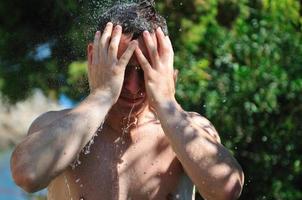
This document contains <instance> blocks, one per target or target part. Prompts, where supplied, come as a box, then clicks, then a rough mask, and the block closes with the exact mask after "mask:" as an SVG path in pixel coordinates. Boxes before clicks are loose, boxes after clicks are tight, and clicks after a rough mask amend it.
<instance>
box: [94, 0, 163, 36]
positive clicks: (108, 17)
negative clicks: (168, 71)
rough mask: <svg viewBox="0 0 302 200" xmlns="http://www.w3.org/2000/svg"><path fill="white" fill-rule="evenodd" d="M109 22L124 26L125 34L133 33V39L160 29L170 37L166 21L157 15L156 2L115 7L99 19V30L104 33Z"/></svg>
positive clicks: (144, 0) (145, 0)
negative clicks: (144, 32)
mask: <svg viewBox="0 0 302 200" xmlns="http://www.w3.org/2000/svg"><path fill="white" fill-rule="evenodd" d="M108 22H112V23H113V25H114V26H115V25H120V26H122V28H123V33H125V34H131V33H132V34H133V39H136V38H138V37H139V36H140V35H141V34H142V33H143V31H145V30H147V31H149V32H153V31H154V30H155V29H157V28H158V27H161V28H162V30H163V32H164V33H165V35H168V28H167V23H166V20H165V18H164V17H162V16H161V15H159V14H158V13H157V11H156V9H155V3H154V0H149V1H148V0H140V1H139V2H137V3H124V4H117V5H114V6H113V7H111V8H110V9H109V10H108V11H106V12H105V13H103V14H102V15H101V16H100V17H99V22H98V30H100V31H101V32H102V31H103V30H104V29H105V27H106V24H107V23H108Z"/></svg>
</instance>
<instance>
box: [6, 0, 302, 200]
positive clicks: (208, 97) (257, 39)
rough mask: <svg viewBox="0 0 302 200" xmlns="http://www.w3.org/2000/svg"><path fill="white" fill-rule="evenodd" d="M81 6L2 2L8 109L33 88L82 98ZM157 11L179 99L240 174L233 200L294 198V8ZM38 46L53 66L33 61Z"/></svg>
mask: <svg viewBox="0 0 302 200" xmlns="http://www.w3.org/2000/svg"><path fill="white" fill-rule="evenodd" d="M106 3H108V2H107V1H106ZM87 6H91V4H84V3H81V4H80V3H78V2H77V1H72V0H65V1H54V2H53V3H49V1H46V0H45V1H44V0H43V1H34V0H31V1H26V2H25V3H21V2H20V1H15V0H11V1H1V3H0V16H1V19H2V20H1V22H2V23H3V24H1V26H0V91H2V92H3V93H4V94H5V95H7V96H8V97H9V98H10V99H11V100H12V101H17V100H20V99H22V98H24V97H26V95H27V93H28V92H29V91H31V89H32V88H35V87H40V88H42V89H43V90H44V91H45V93H47V94H49V93H52V94H53V93H54V92H55V93H56V94H59V93H60V92H64V93H67V94H68V95H69V96H70V97H72V98H73V99H75V100H79V99H81V98H83V97H84V96H85V95H87V93H88V83H87V78H86V76H85V73H86V63H85V62H84V60H86V58H85V51H86V45H87V42H88V40H87V38H88V37H89V36H90V35H89V34H91V31H92V30H91V29H89V28H88V27H89V26H90V25H91V24H89V23H91V22H89V23H88V21H86V20H88V19H87V18H86V17H87V16H86V15H85V12H87V10H93V9H92V8H91V7H89V9H87ZM157 6H158V9H159V10H160V12H161V13H162V14H163V15H164V16H165V17H167V21H168V25H169V31H170V36H171V38H172V41H173V44H174V48H175V67H176V68H177V69H178V70H179V71H180V73H179V77H178V86H177V99H178V101H179V102H180V103H181V104H182V105H183V107H184V108H185V109H187V110H195V111H198V112H200V113H202V114H204V115H205V116H207V117H208V118H209V119H210V120H211V121H212V122H213V124H214V125H215V127H216V128H217V129H218V130H219V132H220V135H221V137H222V141H223V144H224V145H226V146H227V147H228V148H229V149H230V150H231V151H232V152H233V153H234V155H235V157H236V158H237V159H238V161H239V163H240V164H241V165H242V167H243V170H244V172H245V187H244V191H243V194H242V198H241V199H247V200H248V199H251V200H255V199H276V200H283V199H284V200H285V199H286V200H298V199H301V198H302V191H301V189H300V187H299V186H301V185H302V178H301V174H302V164H301V146H302V144H301V141H302V140H301V136H302V125H301V123H300V120H299V119H300V118H301V113H302V95H301V94H302V45H301V44H302V34H301V30H302V26H301V23H302V17H301V13H302V6H301V1H300V2H299V1H296V0H263V1H260V0H208V1H204V0H190V1H181V0H175V1H159V2H157ZM11 10H14V13H16V14H14V15H12V14H11V13H10V12H11ZM90 12H91V11H90ZM79 16H84V17H79ZM90 20H91V19H90ZM92 21H93V20H92ZM92 29H93V28H92ZM45 43H47V44H49V45H50V47H51V52H52V54H51V57H49V58H45V59H42V60H36V59H34V56H32V55H34V53H35V52H36V47H37V46H39V45H40V44H45Z"/></svg>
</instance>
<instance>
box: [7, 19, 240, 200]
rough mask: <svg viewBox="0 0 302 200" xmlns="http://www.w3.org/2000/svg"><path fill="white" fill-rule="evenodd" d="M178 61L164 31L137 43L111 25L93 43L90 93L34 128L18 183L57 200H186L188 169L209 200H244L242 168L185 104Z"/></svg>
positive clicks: (19, 161) (16, 161)
mask: <svg viewBox="0 0 302 200" xmlns="http://www.w3.org/2000/svg"><path fill="white" fill-rule="evenodd" d="M173 57H174V54H173V48H172V44H171V41H170V39H169V37H168V36H165V35H164V34H163V32H162V31H161V29H157V30H156V31H155V33H152V34H150V33H149V32H147V31H145V32H144V33H143V36H142V37H140V38H139V39H138V41H131V35H124V34H122V31H121V27H119V26H116V27H115V28H113V25H112V24H111V23H108V24H107V26H106V28H105V31H104V32H103V33H102V34H100V32H97V33H96V35H95V40H94V43H93V44H90V45H88V79H89V86H90V90H91V92H90V94H89V96H88V97H86V99H85V100H83V101H82V102H81V103H79V104H78V105H77V106H76V107H75V108H73V109H69V110H62V111H56V112H48V113H45V114H43V115H41V116H40V117H39V118H38V119H36V120H35V121H34V122H33V123H32V125H31V127H30V129H29V131H28V133H29V135H28V136H27V137H26V138H25V139H24V141H22V142H21V143H20V144H19V145H18V146H17V147H16V149H15V150H14V152H13V155H12V160H11V168H12V174H13V178H14V180H15V182H16V183H17V184H18V185H19V186H21V187H22V188H24V189H25V190H26V191H28V192H35V191H37V190H39V189H42V188H45V187H47V186H48V189H49V196H48V198H49V199H54V200H65V199H66V200H67V199H68V200H69V199H88V200H99V199H105V200H110V199H111V200H127V199H135V200H144V199H154V200H161V199H163V200H164V199H173V198H176V197H179V196H177V194H176V193H177V186H178V184H179V182H180V177H181V176H182V175H183V174H184V173H185V174H186V175H188V177H189V178H190V179H191V180H192V182H193V183H194V184H195V185H196V188H197V189H198V190H199V192H200V193H201V194H202V195H203V196H204V197H205V198H206V199H209V200H220V199H221V200H224V199H236V198H238V197H239V195H240V192H241V190H242V186H243V180H244V176H243V172H242V169H241V167H240V165H239V164H238V163H237V161H236V160H235V159H234V157H233V156H232V155H231V154H230V152H229V151H228V150H227V149H226V148H225V147H224V146H223V145H222V144H221V143H220V139H219V135H218V133H217V131H216V130H215V128H214V126H213V125H212V124H211V123H210V122H209V120H207V119H206V118H204V117H202V116H200V115H199V114H197V113H190V112H186V111H184V110H183V109H182V108H181V106H180V105H179V104H178V103H177V101H176V99H175V76H174V70H173ZM138 65H139V66H140V68H141V69H136V68H137V66H138ZM126 66H127V67H126ZM105 116H107V117H105ZM102 121H105V122H104V125H103V129H102V130H101V133H99V134H98V136H97V137H95V141H94V144H92V146H91V149H90V150H91V151H90V153H89V154H87V155H85V154H83V153H80V152H81V149H83V148H84V147H85V145H86V144H87V143H89V141H90V140H91V138H93V135H94V133H95V131H96V130H97V128H98V127H99V126H100V125H101V123H102ZM79 153H80V161H81V164H80V165H78V166H77V167H76V168H75V169H72V168H71V167H70V164H71V163H72V162H73V161H74V160H75V157H76V155H78V154H79ZM180 199H182V197H180Z"/></svg>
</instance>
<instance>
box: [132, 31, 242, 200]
mask: <svg viewBox="0 0 302 200" xmlns="http://www.w3.org/2000/svg"><path fill="white" fill-rule="evenodd" d="M143 37H144V41H145V45H146V47H147V50H148V54H149V58H150V60H147V59H146V57H145V56H144V55H143V53H142V51H141V50H140V49H139V48H137V49H136V55H137V58H138V61H139V63H140V65H141V67H142V69H143V70H144V76H145V86H146V91H147V96H148V98H149V102H150V103H151V106H152V107H153V108H154V109H155V111H156V112H157V115H158V117H159V120H160V122H161V125H162V128H163V130H164V132H165V134H166V136H167V138H168V139H169V142H170V144H171V146H172V148H173V150H174V151H175V153H176V155H177V157H178V159H179V160H180V162H181V164H182V165H183V167H184V169H185V171H186V173H187V174H188V175H189V177H190V178H191V179H192V181H193V182H194V184H195V185H196V186H197V188H198V189H199V191H200V193H201V195H202V196H203V197H204V198H206V199H209V200H220V199H236V198H238V197H239V195H240V192H241V189H242V186H243V179H244V178H243V172H242V169H241V168H240V166H239V164H238V163H237V161H236V160H235V159H234V157H233V156H232V155H231V154H230V153H229V151H228V150H227V149H226V148H225V147H223V146H222V145H221V144H220V139H219V136H218V134H217V132H216V130H215V128H214V127H213V126H212V125H211V124H210V122H209V121H208V120H207V119H205V118H202V117H201V116H199V117H197V116H196V115H195V116H194V115H192V114H191V115H189V114H188V113H187V112H185V111H184V110H183V109H182V108H181V107H180V106H179V105H178V103H177V102H176V100H175V84H174V79H173V74H174V69H173V57H174V53H173V48H172V44H171V41H170V39H169V37H168V36H165V35H164V34H163V32H162V30H161V29H160V28H158V29H157V30H156V33H152V34H150V33H149V32H147V31H145V32H144V33H143ZM156 44H158V45H156ZM159 88H160V89H159Z"/></svg>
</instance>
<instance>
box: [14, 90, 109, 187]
mask: <svg viewBox="0 0 302 200" xmlns="http://www.w3.org/2000/svg"><path fill="white" fill-rule="evenodd" d="M110 107H111V100H110V99H107V98H106V95H105V94H102V93H98V94H91V95H90V96H88V97H87V98H86V99H85V100H84V101H83V102H82V103H80V104H79V105H78V106H77V107H76V108H74V109H72V110H70V111H68V112H67V113H65V114H64V115H63V116H61V117H59V118H58V119H56V120H54V121H53V122H51V123H50V124H48V125H46V126H44V127H43V128H37V126H38V125H35V124H37V123H38V121H36V122H34V124H33V126H32V128H30V130H29V134H30V135H28V136H27V137H26V138H25V139H24V140H23V141H22V142H21V143H20V144H19V145H18V146H17V147H16V149H15V150H14V152H13V154H12V158H11V170H12V175H13V178H14V180H15V182H16V183H17V185H19V186H20V187H22V188H23V189H24V190H25V191H27V192H35V191H37V190H40V189H42V188H44V187H46V186H47V185H48V184H49V183H50V181H51V180H52V179H53V178H55V177H56V176H57V175H59V174H60V173H61V172H62V171H63V170H64V169H65V168H66V167H67V166H68V165H69V164H70V163H71V162H72V161H73V160H74V159H75V158H76V156H77V155H78V154H79V153H80V151H81V149H82V148H83V147H84V146H85V145H86V143H87V142H88V141H89V140H90V139H91V138H92V136H93V134H94V133H95V132H96V130H97V128H98V127H99V126H100V124H101V123H102V121H103V120H104V118H105V115H106V113H107V112H108V111H109V109H110ZM43 118H47V115H45V116H43ZM44 120H46V119H44ZM34 129H39V130H37V131H35V130H34ZM34 131H35V132H34Z"/></svg>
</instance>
